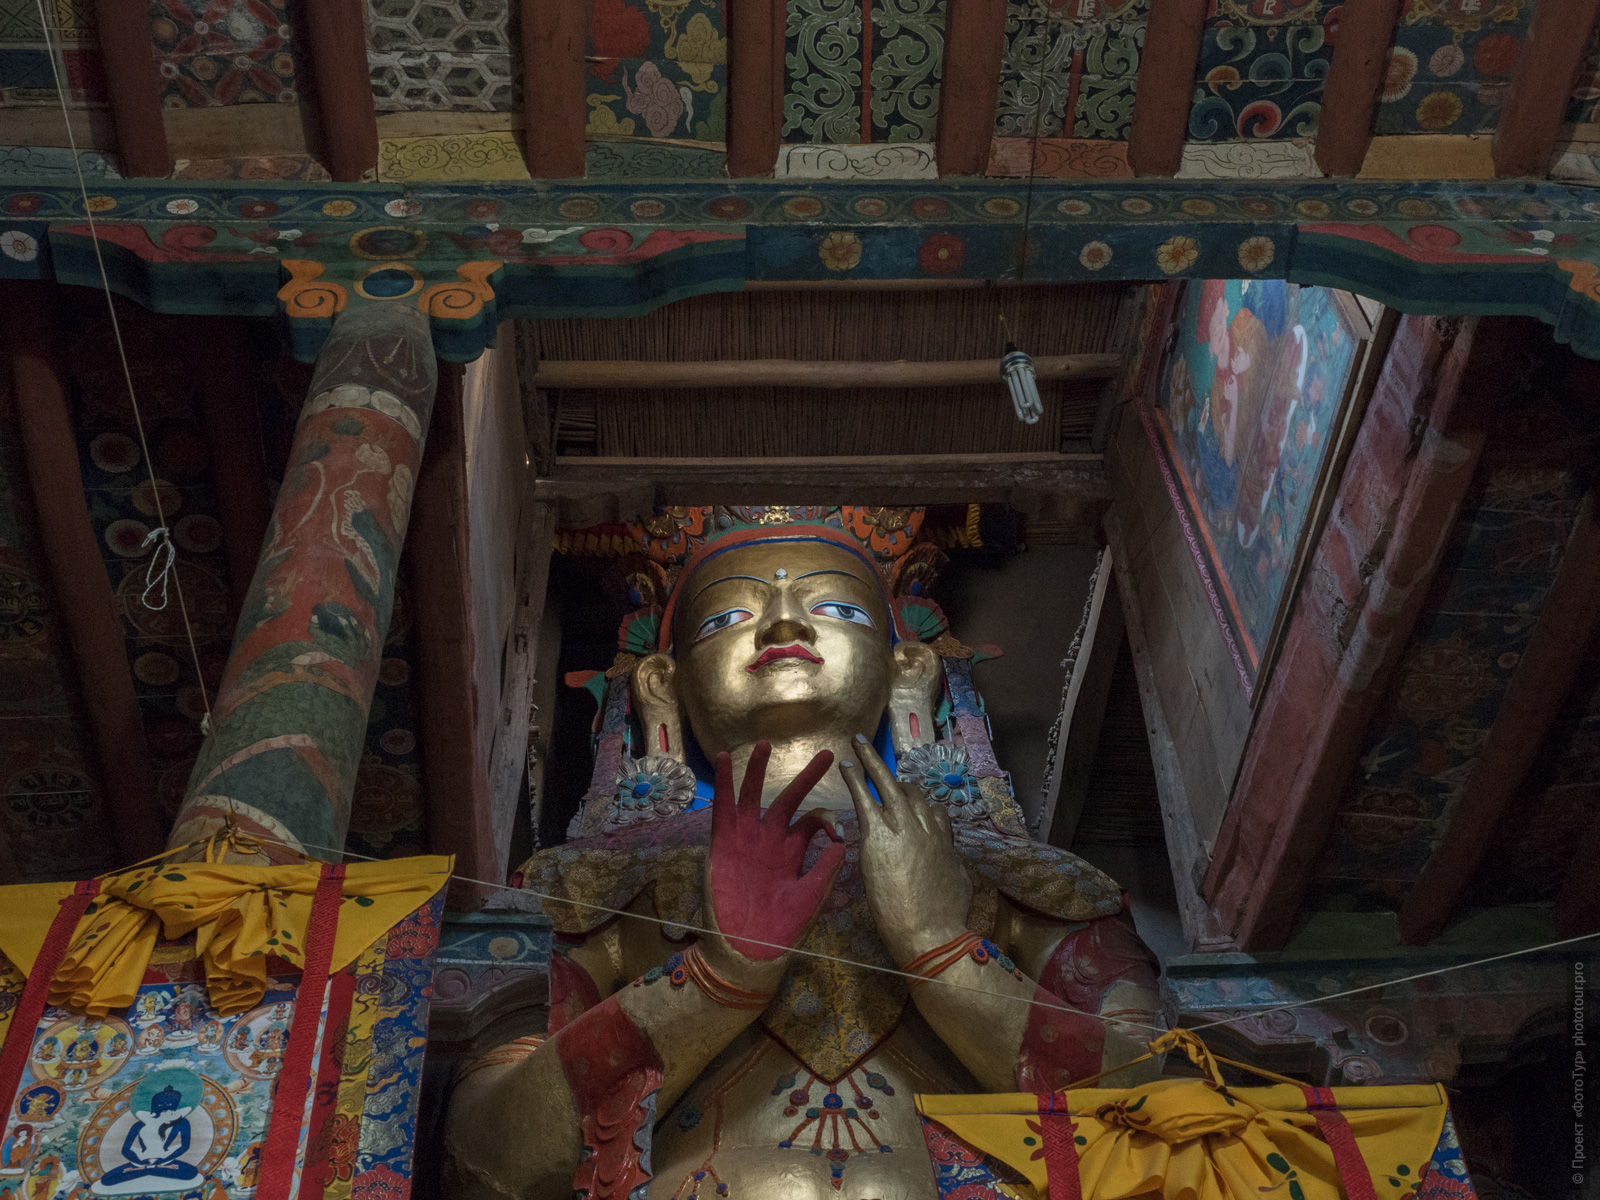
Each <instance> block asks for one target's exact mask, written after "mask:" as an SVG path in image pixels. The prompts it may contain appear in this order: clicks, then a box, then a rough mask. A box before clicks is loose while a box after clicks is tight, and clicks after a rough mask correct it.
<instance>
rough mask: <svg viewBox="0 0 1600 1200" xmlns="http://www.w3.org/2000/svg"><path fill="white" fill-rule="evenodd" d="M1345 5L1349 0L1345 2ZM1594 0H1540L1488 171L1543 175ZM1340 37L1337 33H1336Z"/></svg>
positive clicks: (1599, 6)
mask: <svg viewBox="0 0 1600 1200" xmlns="http://www.w3.org/2000/svg"><path fill="white" fill-rule="evenodd" d="M1345 7H1346V11H1349V9H1350V7H1352V6H1350V5H1346V6H1345ZM1597 13H1600V0H1540V2H1539V3H1538V4H1536V5H1535V6H1534V9H1533V20H1532V23H1531V24H1530V25H1529V27H1528V37H1527V40H1526V41H1524V42H1523V43H1522V53H1521V54H1519V55H1518V56H1517V66H1516V70H1515V72H1514V73H1513V74H1512V76H1511V90H1510V92H1509V93H1508V94H1507V95H1506V99H1505V104H1504V105H1503V106H1502V107H1501V109H1500V123H1499V124H1498V125H1497V126H1496V127H1495V131H1494V173H1495V174H1496V175H1498V176H1501V177H1502V178H1503V177H1505V176H1507V175H1531V176H1534V177H1535V178H1538V179H1543V178H1544V177H1545V175H1547V174H1548V173H1549V170H1550V156H1551V155H1552V154H1553V153H1554V152H1555V147H1556V137H1557V136H1558V135H1559V134H1560V132H1561V125H1562V122H1563V121H1564V120H1565V118H1566V109H1567V97H1569V96H1570V95H1571V94H1572V84H1573V80H1574V79H1575V78H1576V77H1577V74H1578V66H1579V64H1580V63H1581V62H1582V61H1583V51H1584V47H1585V46H1586V45H1587V44H1588V39H1587V37H1585V33H1586V31H1588V30H1590V29H1593V28H1594V23H1595V16H1596V14H1597ZM1340 36H1341V37H1343V34H1342V33H1341V34H1340Z"/></svg>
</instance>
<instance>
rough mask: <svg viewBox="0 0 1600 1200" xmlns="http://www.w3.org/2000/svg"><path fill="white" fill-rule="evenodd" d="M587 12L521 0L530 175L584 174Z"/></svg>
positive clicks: (561, 2) (543, 0)
mask: <svg viewBox="0 0 1600 1200" xmlns="http://www.w3.org/2000/svg"><path fill="white" fill-rule="evenodd" d="M587 13H588V5H586V4H574V3H572V2H571V0H522V109H523V112H524V113H526V114H527V120H526V125H525V129H524V133H523V143H522V156H523V159H524V160H525V162H526V165H527V168H528V174H529V175H531V176H533V177H534V178H535V179H581V178H582V177H583V170H584V165H583V164H584V149H585V144H586V143H585V136H584V130H585V128H586V126H587V121H588V118H587V113H586V111H585V108H584V100H583V97H584V93H585V89H584V83H583V63H584V52H585V49H586V42H587V38H588V28H587V26H586V25H585V21H586V18H587ZM730 65H731V64H730Z"/></svg>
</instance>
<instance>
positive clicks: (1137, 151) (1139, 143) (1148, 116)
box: [1128, 0, 1206, 175]
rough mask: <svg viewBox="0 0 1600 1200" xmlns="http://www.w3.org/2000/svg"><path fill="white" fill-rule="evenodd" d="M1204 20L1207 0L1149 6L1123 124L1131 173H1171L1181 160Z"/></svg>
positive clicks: (1177, 0)
mask: <svg viewBox="0 0 1600 1200" xmlns="http://www.w3.org/2000/svg"><path fill="white" fill-rule="evenodd" d="M1205 20H1206V0H1165V2H1164V3H1160V4H1152V5H1151V6H1150V24H1149V26H1148V27H1147V28H1146V29H1145V36H1144V51H1143V56H1142V57H1141V58H1140V60H1139V80H1138V85H1137V88H1136V90H1135V91H1134V98H1133V123H1132V125H1131V126H1130V127H1129V129H1128V165H1129V166H1131V167H1132V168H1133V171H1134V174H1136V175H1176V174H1177V173H1178V167H1179V165H1180V164H1181V163H1182V162H1183V143H1184V141H1185V139H1186V138H1187V137H1188V133H1189V106H1190V105H1191V104H1192V103H1193V102H1194V75H1195V68H1196V66H1197V65H1198V63H1199V61H1200V42H1201V36H1202V34H1203V32H1204V29H1205Z"/></svg>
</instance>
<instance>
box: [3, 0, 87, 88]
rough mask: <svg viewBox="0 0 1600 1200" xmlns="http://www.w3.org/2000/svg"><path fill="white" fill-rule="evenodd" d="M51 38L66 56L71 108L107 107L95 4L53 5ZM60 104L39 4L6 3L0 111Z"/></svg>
mask: <svg viewBox="0 0 1600 1200" xmlns="http://www.w3.org/2000/svg"><path fill="white" fill-rule="evenodd" d="M50 7H52V8H53V10H54V11H53V12H52V14H51V15H52V17H53V29H52V32H51V39H52V41H53V42H54V43H55V45H56V47H57V49H58V50H59V51H60V52H61V65H62V68H63V72H64V74H65V77H66V83H67V103H68V105H69V106H70V107H73V108H83V107H85V106H90V105H98V104H103V103H105V99H106V91H105V77H104V72H103V69H102V67H101V63H100V51H99V49H98V48H97V47H96V43H95V20H94V0H51V4H50ZM59 103H60V98H59V94H58V93H57V91H56V83H55V76H54V75H53V73H52V72H51V69H50V56H49V53H48V51H47V50H46V49H45V37H44V30H43V28H42V27H41V25H40V24H39V9H38V5H37V3H36V0H0V108H23V107H35V106H39V105H50V106H52V107H54V106H55V105H57V104H59Z"/></svg>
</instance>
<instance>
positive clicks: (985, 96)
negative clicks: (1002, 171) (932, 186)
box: [936, 0, 1006, 175]
mask: <svg viewBox="0 0 1600 1200" xmlns="http://www.w3.org/2000/svg"><path fill="white" fill-rule="evenodd" d="M1005 41H1006V0H951V2H950V3H949V4H948V5H946V11H945V25H944V82H943V83H942V84H941V86H940V93H939V96H940V98H939V134H938V138H939V140H938V148H937V154H936V159H937V162H938V164H939V174H941V175H982V174H983V173H984V171H985V169H987V167H988V165H989V144H990V143H991V142H992V141H993V140H994V112H995V104H996V102H997V100H998V97H999V91H1000V68H1001V66H1002V64H1003V61H1004V58H1005Z"/></svg>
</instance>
